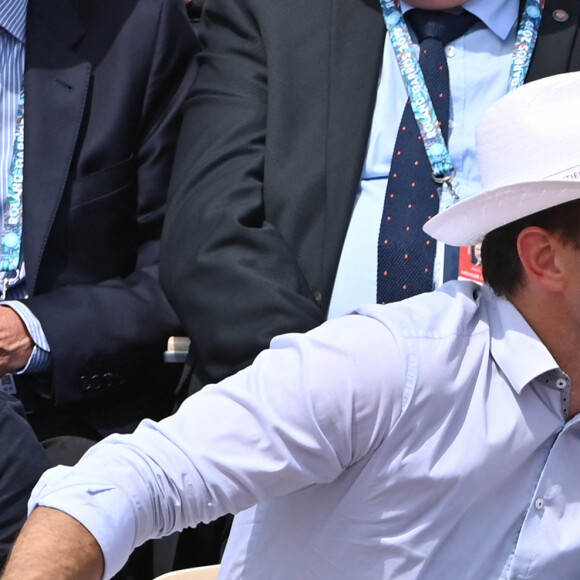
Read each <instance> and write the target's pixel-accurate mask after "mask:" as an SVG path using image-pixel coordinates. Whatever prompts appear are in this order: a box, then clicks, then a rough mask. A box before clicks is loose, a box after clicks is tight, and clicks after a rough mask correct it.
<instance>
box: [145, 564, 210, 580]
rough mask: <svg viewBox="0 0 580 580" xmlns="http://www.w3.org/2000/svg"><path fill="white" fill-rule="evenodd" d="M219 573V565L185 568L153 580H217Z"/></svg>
mask: <svg viewBox="0 0 580 580" xmlns="http://www.w3.org/2000/svg"><path fill="white" fill-rule="evenodd" d="M219 571H220V567H219V564H215V565H214V566H199V567H198V568H186V569H185V570H174V571H173V572H167V573H166V574H162V575H161V576H157V578H154V580H217V577H218V574H219Z"/></svg>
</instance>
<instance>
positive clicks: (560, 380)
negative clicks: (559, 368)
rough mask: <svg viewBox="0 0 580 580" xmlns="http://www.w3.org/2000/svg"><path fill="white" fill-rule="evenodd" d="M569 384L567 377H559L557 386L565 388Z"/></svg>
mask: <svg viewBox="0 0 580 580" xmlns="http://www.w3.org/2000/svg"><path fill="white" fill-rule="evenodd" d="M567 385H568V383H567V382H566V379H558V380H557V381H556V387H558V388H559V389H565V388H566V386H567Z"/></svg>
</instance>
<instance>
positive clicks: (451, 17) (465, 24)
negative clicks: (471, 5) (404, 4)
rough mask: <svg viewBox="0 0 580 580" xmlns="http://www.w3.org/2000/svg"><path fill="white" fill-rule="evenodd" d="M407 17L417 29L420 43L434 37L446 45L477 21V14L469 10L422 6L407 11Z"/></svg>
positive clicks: (416, 32) (415, 29) (414, 28)
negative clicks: (455, 10) (446, 9)
mask: <svg viewBox="0 0 580 580" xmlns="http://www.w3.org/2000/svg"><path fill="white" fill-rule="evenodd" d="M405 19H406V20H407V22H408V23H409V24H410V25H411V27H412V28H413V30H414V31H415V34H416V35H417V39H418V40H419V42H420V43H421V42H423V41H424V40H426V39H427V38H434V39H436V40H439V41H440V42H441V43H442V44H444V45H445V44H448V43H449V42H452V41H453V40H455V39H456V38H459V37H460V36H461V35H462V34H464V33H465V32H467V30H469V29H470V28H471V27H472V26H473V25H474V24H475V23H476V22H477V16H475V15H474V14H472V13H471V12H467V10H462V11H461V12H442V11H441V10H422V9H420V8H415V9H413V10H410V11H409V12H407V13H406V14H405Z"/></svg>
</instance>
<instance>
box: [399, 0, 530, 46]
mask: <svg viewBox="0 0 580 580" xmlns="http://www.w3.org/2000/svg"><path fill="white" fill-rule="evenodd" d="M411 8H412V6H409V5H408V4H407V3H406V2H405V0H401V11H402V12H403V14H404V13H405V12H407V10H410V9H411ZM463 8H465V10H469V12H471V13H472V14H475V16H477V17H478V18H479V19H480V20H481V21H482V22H483V23H484V24H485V26H487V28H489V29H490V30H491V31H492V32H493V33H494V34H495V35H496V36H498V37H499V38H501V39H502V40H505V39H506V38H507V37H508V35H509V33H510V31H511V30H512V28H513V27H514V24H515V23H516V22H517V19H518V13H519V10H520V0H468V2H466V3H465V4H464V5H463Z"/></svg>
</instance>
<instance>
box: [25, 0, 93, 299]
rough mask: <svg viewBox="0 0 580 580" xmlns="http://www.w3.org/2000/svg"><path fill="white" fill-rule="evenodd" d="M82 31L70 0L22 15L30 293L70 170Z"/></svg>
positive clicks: (84, 82) (82, 81) (86, 75)
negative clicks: (76, 47)
mask: <svg viewBox="0 0 580 580" xmlns="http://www.w3.org/2000/svg"><path fill="white" fill-rule="evenodd" d="M82 35H83V27H82V25H81V22H80V20H79V16H78V14H77V12H76V10H75V8H74V6H73V5H72V3H70V2H69V0H29V9H28V16H27V41H26V67H25V71H26V72H25V115H24V195H23V214H24V218H23V222H24V223H23V250H24V259H25V262H26V276H27V286H28V292H29V293H30V294H32V293H33V291H34V287H35V284H36V279H37V275H38V269H39V265H40V261H41V258H42V254H43V251H44V247H45V245H46V240H47V238H48V235H49V231H50V228H51V225H52V223H53V220H54V216H55V214H56V211H57V209H58V205H59V203H60V201H61V197H62V194H63V191H64V187H65V184H66V181H67V178H68V175H69V171H70V164H71V161H72V160H73V157H74V150H75V146H76V141H77V138H78V134H79V130H80V127H81V123H82V119H83V112H84V107H85V101H86V98H87V93H88V87H89V83H90V76H91V65H90V64H89V63H87V62H83V61H82V60H81V59H80V58H79V57H78V56H77V54H76V52H75V51H74V49H73V47H74V45H75V43H76V42H78V40H79V39H80V38H81V37H82Z"/></svg>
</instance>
